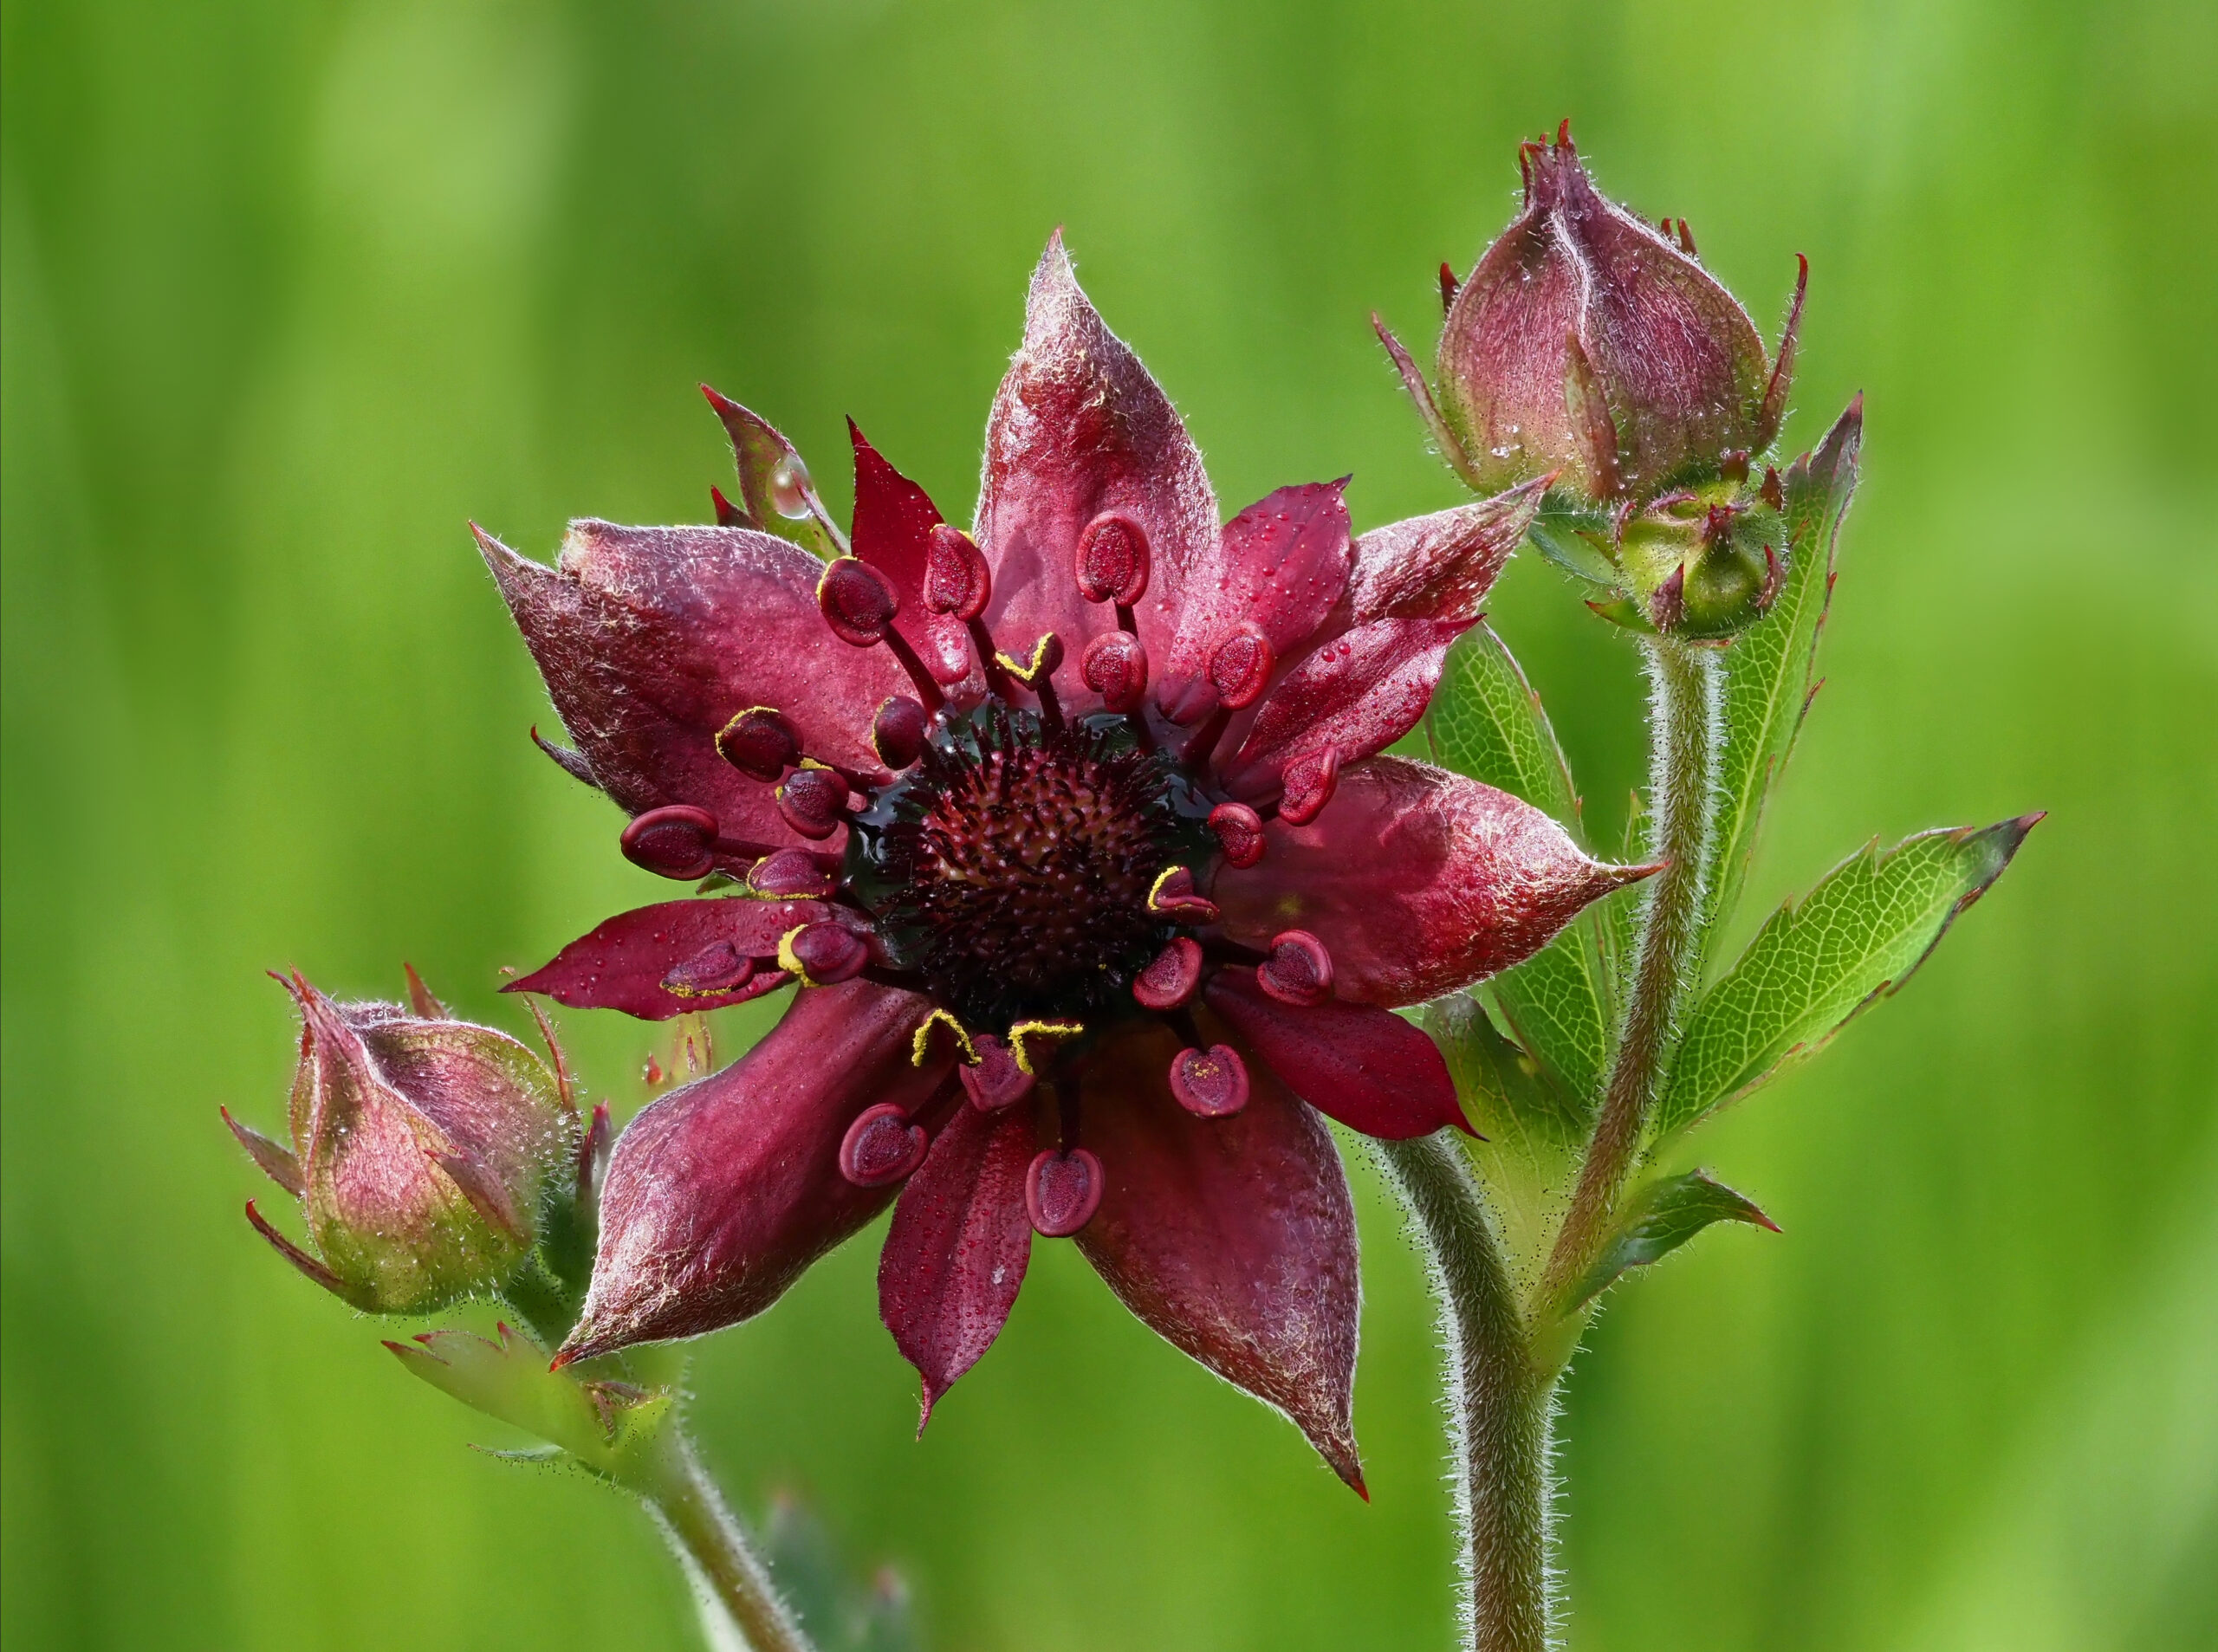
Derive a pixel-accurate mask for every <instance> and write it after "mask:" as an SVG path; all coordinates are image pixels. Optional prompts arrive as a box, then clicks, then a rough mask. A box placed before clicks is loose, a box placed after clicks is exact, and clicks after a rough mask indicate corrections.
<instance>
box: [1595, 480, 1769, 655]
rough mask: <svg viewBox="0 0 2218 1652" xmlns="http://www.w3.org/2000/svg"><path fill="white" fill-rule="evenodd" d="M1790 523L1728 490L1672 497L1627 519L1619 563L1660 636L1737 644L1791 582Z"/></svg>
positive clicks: (1720, 487)
mask: <svg viewBox="0 0 2218 1652" xmlns="http://www.w3.org/2000/svg"><path fill="white" fill-rule="evenodd" d="M1786 559H1787V523H1786V522H1785V521H1784V519H1782V518H1781V517H1780V515H1779V513H1778V512H1777V511H1775V510H1774V509H1772V508H1771V507H1770V506H1769V504H1767V502H1764V501H1762V500H1761V498H1760V497H1759V496H1750V495H1745V494H1737V493H1735V492H1734V491H1732V490H1731V489H1729V485H1727V484H1721V485H1718V486H1715V487H1712V488H1709V489H1702V490H1699V491H1683V492H1675V493H1670V494H1666V495H1665V496H1663V497H1662V498H1661V499H1658V500H1657V501H1655V502H1653V503H1652V504H1651V506H1650V507H1649V508H1648V509H1646V510H1644V511H1642V512H1640V513H1639V514H1638V515H1634V516H1631V517H1629V518H1627V519H1626V521H1625V523H1624V525H1623V527H1622V528H1620V529H1619V531H1618V567H1619V568H1620V569H1621V570H1622V572H1623V573H1624V574H1625V577H1626V579H1627V580H1629V581H1630V582H1631V586H1632V590H1633V593H1634V595H1635V596H1636V597H1637V598H1638V599H1639V602H1640V606H1641V609H1642V612H1643V617H1644V618H1645V619H1646V620H1647V622H1648V623H1649V624H1650V625H1652V626H1654V627H1655V629H1657V631H1661V632H1670V633H1671V634H1673V635H1674V636H1679V637H1686V638H1694V639H1696V640H1703V641H1708V640H1715V639H1716V638H1724V637H1730V636H1732V635H1734V634H1735V632H1740V631H1741V630H1743V629H1745V628H1746V627H1747V626H1748V625H1753V624H1754V623H1755V622H1756V621H1757V620H1759V619H1762V618H1763V616H1764V615H1765V614H1766V613H1767V612H1769V610H1770V608H1771V605H1772V603H1773V602H1774V600H1775V599H1777V597H1778V595H1779V588H1780V584H1781V582H1782V581H1783V580H1785V579H1786V577H1787V560H1786Z"/></svg>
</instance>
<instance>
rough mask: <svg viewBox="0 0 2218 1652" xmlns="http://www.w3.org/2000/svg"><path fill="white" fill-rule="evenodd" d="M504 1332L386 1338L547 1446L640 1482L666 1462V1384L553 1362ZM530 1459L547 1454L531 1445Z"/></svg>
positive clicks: (669, 1408)
mask: <svg viewBox="0 0 2218 1652" xmlns="http://www.w3.org/2000/svg"><path fill="white" fill-rule="evenodd" d="M496 1337H497V1338H498V1340H492V1339H489V1338H484V1337H479V1336H474V1335H472V1334H470V1332H468V1331H427V1332H425V1334H424V1335H422V1336H420V1337H418V1338H415V1339H414V1341H413V1343H405V1342H387V1343H386V1347H387V1348H390V1349H391V1350H392V1352H393V1355H394V1357H396V1358H398V1359H399V1361H400V1363H401V1364H403V1365H405V1366H406V1367H407V1369H408V1370H410V1371H412V1372H413V1373H414V1374H415V1375H416V1376H418V1377H421V1378H423V1379H424V1381H425V1382H427V1383H430V1384H431V1386H432V1387H433V1388H436V1389H438V1390H440V1391H441V1392H443V1393H445V1394H448V1395H451V1396H453V1397H454V1398H456V1399H457V1400H460V1401H461V1402H462V1403H464V1405H467V1406H469V1407H470V1409H472V1410H476V1411H482V1412H483V1413H484V1414H485V1415H486V1416H490V1417H493V1418H496V1419H497V1420H498V1421H500V1422H505V1423H507V1424H509V1426H510V1427H511V1428H520V1429H522V1431H523V1432H524V1433H526V1434H528V1435H531V1436H532V1437H533V1438H534V1439H536V1440H538V1441H541V1442H542V1445H543V1446H544V1447H546V1448H551V1449H552V1450H553V1451H554V1452H557V1453H560V1454H563V1455H567V1457H569V1458H570V1459H571V1460H572V1461H575V1462H576V1463H578V1464H579V1465H580V1467H584V1468H586V1469H588V1470H589V1471H591V1472H592V1473H593V1474H599V1475H601V1476H603V1477H604V1478H606V1479H609V1480H616V1481H618V1482H619V1483H621V1484H626V1485H632V1486H635V1487H636V1486H639V1485H640V1484H643V1483H645V1482H646V1481H647V1480H650V1479H651V1478H652V1475H653V1474H654V1473H655V1472H656V1471H657V1469H658V1467H660V1466H661V1460H660V1455H659V1453H660V1448H661V1442H662V1438H663V1432H664V1426H665V1423H667V1422H669V1421H670V1419H671V1416H673V1415H674V1413H675V1409H676V1405H677V1401H676V1398H675V1396H674V1395H673V1394H672V1393H671V1392H670V1391H668V1390H658V1389H647V1388H640V1387H638V1386H635V1385H633V1384H632V1383H621V1382H614V1381H609V1380H605V1379H595V1378H593V1377H586V1376H583V1375H580V1374H579V1373H578V1372H576V1371H575V1370H574V1369H565V1370H548V1368H547V1363H548V1360H547V1352H546V1351H545V1350H544V1349H542V1348H541V1347H540V1346H539V1344H536V1343H535V1342H533V1341H532V1340H531V1338H529V1337H526V1336H523V1335H522V1334H521V1333H519V1332H517V1331H512V1330H510V1329H509V1327H508V1326H507V1325H499V1326H497V1327H496ZM528 1460H529V1461H545V1460H546V1454H545V1453H544V1452H537V1451H534V1452H529V1454H528Z"/></svg>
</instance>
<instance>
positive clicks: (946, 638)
mask: <svg viewBox="0 0 2218 1652" xmlns="http://www.w3.org/2000/svg"><path fill="white" fill-rule="evenodd" d="M847 433H848V434H849V435H850V436H852V437H853V438H854V444H855V521H854V549H855V554H856V555H857V556H859V557H860V558H861V559H862V560H864V561H866V562H867V563H869V564H870V565H871V567H874V568H876V569H877V570H878V571H879V573H883V574H884V575H885V577H886V579H887V580H890V581H892V586H893V593H894V595H895V596H897V597H898V598H899V599H900V600H901V607H900V612H898V613H896V614H895V615H894V617H893V628H894V629H895V630H896V631H898V632H900V633H901V635H902V636H903V637H904V638H905V639H907V641H908V644H909V645H910V647H911V648H913V649H915V650H916V651H917V652H918V655H919V656H920V657H921V658H923V659H924V663H925V664H926V665H928V666H930V667H931V670H932V674H933V675H934V676H935V677H938V678H939V679H940V680H941V681H942V682H944V683H960V682H962V681H963V678H964V677H965V676H966V675H970V674H971V671H972V668H971V666H970V645H969V643H968V642H967V641H966V640H965V639H964V637H963V625H962V622H961V621H959V620H955V619H949V618H947V617H945V616H944V615H939V614H935V613H934V612H932V611H931V609H930V608H928V607H926V606H924V576H925V574H926V573H927V572H928V571H929V569H930V567H931V547H932V529H933V528H937V527H938V526H939V525H940V521H941V517H940V514H939V507H938V506H937V505H935V504H934V503H932V502H931V496H930V495H928V494H926V493H925V492H924V489H922V488H920V487H918V485H917V484H916V483H913V482H911V481H910V480H909V478H908V477H906V476H903V475H902V474H901V473H900V472H899V471H898V470H895V469H894V468H893V467H892V465H890V464H888V463H886V462H885V458H884V457H882V456H881V455H880V454H879V450H877V449H876V448H874V447H872V445H871V444H869V442H868V441H866V440H865V439H864V437H863V433H862V432H861V431H859V430H857V429H856V428H855V424H854V421H853V419H850V420H848V421H847ZM876 705H877V702H876V701H872V709H875V708H876Z"/></svg>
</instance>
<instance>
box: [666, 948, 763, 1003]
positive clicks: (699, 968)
mask: <svg viewBox="0 0 2218 1652" xmlns="http://www.w3.org/2000/svg"><path fill="white" fill-rule="evenodd" d="M754 974H755V960H754V959H753V958H751V957H749V956H748V955H747V954H746V953H744V952H742V951H741V950H740V949H738V948H737V947H736V946H734V945H733V944H732V943H730V942H729V941H719V942H717V943H716V944H715V945H713V946H711V947H709V948H707V949H705V950H704V951H701V952H697V953H696V954H694V955H693V956H691V957H690V958H688V959H687V960H686V961H685V962H683V963H681V964H679V965H678V967H677V968H675V969H672V970H671V972H670V973H669V974H668V975H665V976H664V977H663V978H662V986H663V990H664V991H665V992H671V993H676V994H678V996H679V997H681V998H714V997H716V996H717V994H720V993H729V992H736V991H738V990H739V988H742V987H744V986H745V985H746V984H747V983H748V981H749V979H750V978H751V977H752V976H753V975H754Z"/></svg>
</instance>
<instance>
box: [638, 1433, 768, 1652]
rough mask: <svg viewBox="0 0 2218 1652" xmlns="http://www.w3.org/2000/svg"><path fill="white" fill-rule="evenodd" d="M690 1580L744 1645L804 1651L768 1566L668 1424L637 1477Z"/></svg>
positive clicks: (688, 1445) (755, 1650) (688, 1444)
mask: <svg viewBox="0 0 2218 1652" xmlns="http://www.w3.org/2000/svg"><path fill="white" fill-rule="evenodd" d="M635 1489H637V1490H638V1491H639V1493H640V1494H641V1495H642V1496H644V1497H645V1499H646V1500H647V1506H648V1508H649V1509H651V1510H652V1512H653V1513H654V1515H655V1518H656V1519H657V1520H658V1522H659V1523H660V1524H661V1526H662V1528H663V1532H664V1533H665V1535H666V1536H667V1537H668V1538H669V1539H670V1541H671V1545H672V1546H673V1547H674V1548H676V1549H677V1550H678V1552H679V1554H680V1555H682V1556H683V1557H684V1559H685V1561H686V1563H687V1567H688V1570H689V1571H691V1573H692V1574H693V1577H694V1578H695V1580H696V1582H697V1583H698V1584H701V1585H702V1586H704V1587H705V1588H706V1589H707V1590H709V1591H710V1593H711V1594H713V1595H714V1596H715V1597H716V1599H717V1603H719V1604H720V1605H722V1606H723V1610H724V1611H725V1612H726V1613H728V1614H729V1615H730V1619H731V1622H732V1623H733V1625H734V1626H735V1627H736V1629H738V1630H739V1633H740V1635H741V1636H743V1639H744V1640H745V1642H746V1644H747V1646H748V1647H749V1649H751V1652H811V1648H810V1644H809V1640H808V1637H807V1636H806V1635H804V1634H803V1633H802V1632H801V1624H800V1623H799V1622H798V1621H797V1620H796V1619H795V1618H794V1615H793V1613H792V1612H791V1611H790V1610H788V1608H787V1605H786V1603H785V1602H784V1601H783V1600H782V1599H781V1598H780V1597H779V1595H778V1590H777V1588H776V1585H775V1584H773V1583H772V1582H771V1581H770V1569H769V1567H768V1566H766V1565H763V1563H762V1557H761V1556H760V1555H758V1554H756V1552H755V1546H754V1545H753V1544H752V1543H750V1542H749V1540H748V1537H747V1533H746V1532H744V1531H743V1530H742V1529H741V1527H740V1524H739V1522H738V1520H737V1519H735V1518H734V1517H733V1515H732V1513H731V1510H730V1509H729V1508H728V1507H726V1506H725V1505H724V1500H723V1493H721V1492H719V1491H718V1490H717V1483H716V1481H715V1480H712V1479H710V1477H709V1471H708V1470H707V1469H705V1468H704V1467H702V1466H701V1459H700V1456H699V1454H697V1453H696V1452H695V1451H694V1449H693V1442H692V1441H690V1440H688V1439H687V1438H686V1437H685V1435H684V1433H683V1431H682V1430H680V1429H678V1428H676V1427H674V1426H673V1427H672V1428H671V1429H670V1430H669V1433H668V1435H667V1436H666V1439H665V1444H664V1446H663V1448H662V1449H661V1450H659V1451H658V1452H657V1453H656V1454H655V1461H654V1465H653V1467H652V1470H651V1471H649V1472H648V1473H647V1474H645V1475H643V1476H642V1477H641V1478H640V1480H639V1482H638V1483H637V1484H636V1487H635Z"/></svg>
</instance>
